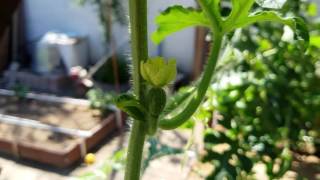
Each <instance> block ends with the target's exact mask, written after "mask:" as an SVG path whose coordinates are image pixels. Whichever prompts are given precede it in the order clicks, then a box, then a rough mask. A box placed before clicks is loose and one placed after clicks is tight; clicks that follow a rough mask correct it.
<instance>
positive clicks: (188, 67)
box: [24, 0, 195, 72]
mask: <svg viewBox="0 0 320 180" xmlns="http://www.w3.org/2000/svg"><path fill="white" fill-rule="evenodd" d="M124 2H127V1H124ZM148 2H149V8H148V11H149V20H148V23H149V25H148V28H149V34H150V36H151V33H152V32H153V31H154V30H155V28H156V26H155V24H154V18H155V17H156V16H157V15H158V14H159V13H160V11H161V10H164V9H165V8H166V7H168V6H170V5H173V4H177V3H178V4H182V5H185V6H193V5H195V3H194V0H149V1H148ZM24 17H25V21H26V38H27V41H28V42H33V41H35V40H37V39H39V38H40V37H41V36H42V35H44V34H45V33H46V32H48V31H51V30H59V31H64V32H75V33H80V34H82V35H87V36H88V40H89V46H90V47H89V51H90V54H91V59H92V60H93V61H96V60H98V59H99V58H100V57H101V56H103V54H104V53H105V44H104V40H103V35H102V32H103V31H102V27H101V26H100V23H99V19H98V16H97V10H96V7H94V6H92V5H86V6H84V7H83V6H78V5H76V4H75V3H74V1H73V0H24ZM114 33H115V36H116V37H117V39H118V44H121V43H122V42H124V41H125V40H127V39H128V33H127V27H123V28H119V26H117V27H116V28H115V29H114ZM150 36H149V37H150ZM29 46H30V47H31V48H32V47H33V45H32V44H30V45H29ZM149 51H150V54H151V56H154V55H157V47H156V46H155V45H153V44H152V43H151V42H149ZM193 54H194V29H187V30H184V31H182V32H178V33H175V34H174V35H172V36H170V37H169V38H167V39H166V40H165V41H164V42H163V54H162V55H163V56H165V57H167V58H176V59H177V60H178V66H179V69H181V70H183V71H185V72H191V71H192V65H193Z"/></svg>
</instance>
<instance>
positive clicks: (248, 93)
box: [184, 0, 320, 179]
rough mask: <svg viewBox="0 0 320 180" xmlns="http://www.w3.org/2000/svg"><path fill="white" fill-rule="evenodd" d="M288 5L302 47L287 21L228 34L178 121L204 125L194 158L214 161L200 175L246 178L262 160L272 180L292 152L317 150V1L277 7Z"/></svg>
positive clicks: (319, 103)
mask: <svg viewBox="0 0 320 180" xmlns="http://www.w3.org/2000/svg"><path fill="white" fill-rule="evenodd" d="M225 5H226V6H225V8H224V11H225V12H223V13H224V14H225V15H227V14H228V12H229V11H228V9H229V7H228V4H225ZM289 11H290V13H292V12H293V13H295V15H298V16H301V17H303V19H304V20H305V21H306V22H307V23H308V25H309V30H310V33H311V43H310V46H309V47H308V49H307V52H306V53H305V49H304V47H302V46H300V44H299V43H298V42H293V39H294V37H293V36H294V35H293V32H292V31H291V30H290V29H289V28H288V27H283V26H282V25H280V24H276V23H258V24H256V25H255V26H254V27H250V28H246V29H242V30H238V31H236V32H234V33H233V34H230V36H229V39H228V45H227V47H226V50H225V53H224V54H223V55H222V60H221V62H220V65H219V66H218V67H217V71H218V72H217V74H216V75H215V80H214V82H213V84H212V86H211V88H210V90H209V91H208V93H207V97H206V101H205V102H204V103H202V106H201V107H199V109H198V111H197V113H196V114H195V115H194V116H193V118H192V119H191V120H190V121H189V122H187V123H186V124H185V125H184V127H188V128H193V127H194V125H195V120H196V121H202V122H203V123H204V124H205V126H206V127H207V128H206V130H205V132H204V147H205V152H206V153H205V155H204V156H203V157H202V161H203V162H209V163H211V164H212V165H213V167H214V169H213V171H212V173H211V174H210V175H208V177H207V179H223V178H227V179H235V178H240V179H241V178H244V179H247V178H253V177H254V176H253V175H254V166H255V165H256V164H257V163H263V164H264V165H265V167H266V174H267V175H268V177H269V178H270V179H275V178H280V177H282V176H283V175H284V174H285V173H286V172H287V171H288V170H290V169H291V165H292V161H293V160H294V154H295V153H300V154H317V153H318V154H319V151H320V147H319V140H320V134H319V128H320V127H319V124H320V122H319V111H318V110H319V108H320V84H319V82H320V81H319V80H320V79H319V78H320V69H319V68H320V59H319V57H320V51H319V47H320V43H319V42H320V41H319V39H320V36H319V35H320V30H319V29H320V28H319V25H320V23H319V20H317V19H316V18H315V16H316V15H317V6H316V4H315V3H310V2H308V1H304V0H294V1H288V2H287V3H286V4H285V6H284V8H283V10H282V12H281V13H282V14H286V15H291V14H290V13H289ZM258 29H259V30H258Z"/></svg>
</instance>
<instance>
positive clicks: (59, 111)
mask: <svg viewBox="0 0 320 180" xmlns="http://www.w3.org/2000/svg"><path fill="white" fill-rule="evenodd" d="M0 113H1V114H5V115H11V116H16V117H21V118H27V119H32V120H37V121H40V122H43V123H46V124H50V125H54V126H59V127H64V128H72V129H79V130H90V129H92V128H93V127H95V126H96V125H98V124H99V123H100V122H101V121H102V119H103V117H102V115H101V113H100V111H98V110H92V109H90V107H86V106H81V105H74V104H60V103H52V102H45V101H39V100H32V99H18V98H17V97H9V96H0ZM104 117H105V116H104ZM0 138H1V139H6V140H10V141H18V142H24V143H32V145H35V146H39V147H45V148H48V149H52V150H55V149H56V150H62V149H65V148H67V147H68V146H71V145H73V144H74V143H76V139H75V138H74V137H70V136H67V135H63V134H60V133H54V132H50V131H45V130H40V129H35V128H30V127H23V126H17V125H11V124H6V123H0Z"/></svg>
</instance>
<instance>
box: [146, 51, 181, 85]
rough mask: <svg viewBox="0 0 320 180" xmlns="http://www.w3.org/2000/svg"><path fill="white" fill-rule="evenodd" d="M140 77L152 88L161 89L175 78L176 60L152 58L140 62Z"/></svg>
mask: <svg viewBox="0 0 320 180" xmlns="http://www.w3.org/2000/svg"><path fill="white" fill-rule="evenodd" d="M140 68H141V76H142V77H143V79H144V80H146V81H147V82H148V83H150V84H151V85H152V86H154V87H163V86H165V85H167V84H169V83H170V82H171V81H172V80H174V79H175V78H176V76H177V68H176V60H174V59H170V60H168V61H165V60H164V59H163V58H162V57H154V58H150V59H148V60H147V61H146V62H141V64H140Z"/></svg>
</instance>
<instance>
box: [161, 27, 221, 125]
mask: <svg viewBox="0 0 320 180" xmlns="http://www.w3.org/2000/svg"><path fill="white" fill-rule="evenodd" d="M222 39H223V35H220V34H218V33H215V34H214V38H213V44H212V48H211V52H210V56H209V59H208V64H207V66H206V69H205V72H204V74H203V76H202V78H201V81H200V83H199V85H198V88H197V90H196V92H195V93H194V95H193V97H192V99H191V100H190V102H189V104H188V105H187V106H186V107H185V109H184V110H183V111H182V112H181V113H180V114H178V115H176V116H175V117H173V118H169V119H161V120H160V122H159V127H160V128H162V129H166V130H169V129H175V128H177V127H179V126H180V125H181V124H183V123H184V122H186V121H187V120H188V119H189V118H190V117H191V116H192V115H193V114H194V113H195V111H196V110H197V109H198V107H199V105H200V103H201V102H202V100H203V99H204V97H205V94H206V92H207V89H208V87H209V85H210V84H211V80H212V77H213V74H214V71H215V67H216V64H217V61H218V58H219V53H220V49H221V45H222Z"/></svg>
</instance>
